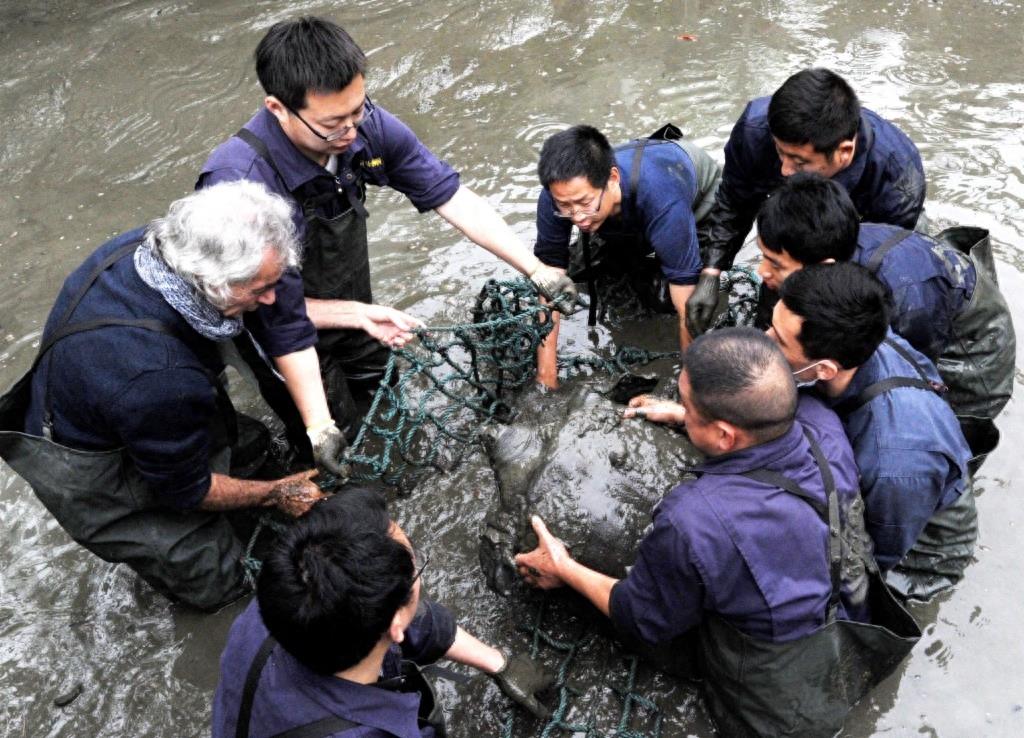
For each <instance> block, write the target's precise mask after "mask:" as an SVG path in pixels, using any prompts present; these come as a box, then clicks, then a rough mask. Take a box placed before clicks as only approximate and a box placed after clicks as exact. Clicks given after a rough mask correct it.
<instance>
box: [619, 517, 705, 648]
mask: <svg viewBox="0 0 1024 738" xmlns="http://www.w3.org/2000/svg"><path fill="white" fill-rule="evenodd" d="M703 609H704V585H703V581H702V578H701V576H700V575H699V572H698V568H697V567H696V566H695V564H694V560H693V556H692V555H691V552H690V547H689V546H688V545H687V543H686V540H685V538H684V537H683V534H682V533H681V532H680V531H678V530H677V529H676V528H675V526H674V525H673V524H672V522H671V521H670V520H668V518H667V516H662V515H659V516H658V517H657V518H656V519H655V522H654V527H653V529H652V530H651V532H650V533H649V534H648V535H647V537H646V538H644V540H643V541H642V542H641V543H640V549H639V551H638V552H637V558H636V562H635V563H634V564H633V568H632V569H630V572H629V574H628V576H626V578H625V579H622V580H620V581H619V582H618V583H617V584H616V585H615V586H614V587H613V588H612V594H611V602H610V610H611V613H610V614H611V618H612V622H613V623H614V624H615V627H616V628H618V629H619V630H620V631H621V632H622V633H624V634H625V635H626V636H627V637H629V638H634V639H640V640H642V641H644V642H646V643H649V644H652V645H653V644H658V643H665V642H667V641H670V640H672V639H673V638H675V637H677V636H680V635H682V634H683V633H685V632H686V631H688V630H690V629H691V628H692V627H694V626H695V625H697V624H698V623H700V621H701V617H702V614H703Z"/></svg>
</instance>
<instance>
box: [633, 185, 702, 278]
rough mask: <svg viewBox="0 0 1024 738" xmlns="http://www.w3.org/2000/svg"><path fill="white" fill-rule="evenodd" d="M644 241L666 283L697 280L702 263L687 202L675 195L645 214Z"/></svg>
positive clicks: (695, 230)
mask: <svg viewBox="0 0 1024 738" xmlns="http://www.w3.org/2000/svg"><path fill="white" fill-rule="evenodd" d="M646 224H647V225H646V235H647V242H648V243H650V244H651V247H652V248H653V249H654V251H655V253H657V254H658V260H659V261H660V262H661V270H662V272H663V273H664V274H665V277H666V278H667V279H668V281H669V283H670V284H680V285H690V284H697V279H698V277H700V270H701V267H702V264H701V256H700V247H699V246H698V245H697V226H696V224H695V223H694V220H693V210H692V209H691V208H690V205H689V203H688V202H684V201H683V200H680V199H679V198H675V199H674V200H673V201H672V202H671V203H669V204H668V205H667V206H665V207H664V208H662V210H661V211H660V212H658V213H657V214H655V215H654V216H653V217H648V218H646Z"/></svg>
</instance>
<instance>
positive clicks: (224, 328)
mask: <svg viewBox="0 0 1024 738" xmlns="http://www.w3.org/2000/svg"><path fill="white" fill-rule="evenodd" d="M135 271H137V272H138V273H139V276H140V277H141V278H142V281H143V282H145V283H146V284H148V285H149V286H150V287H152V288H153V289H155V290H156V291H157V292H159V293H160V294H161V295H162V296H163V298H164V299H165V300H166V301H167V303H168V304H169V305H170V306H171V307H172V308H174V309H175V310H176V311H177V312H178V313H180V314H181V317H183V318H184V319H185V321H186V322H187V323H188V324H189V325H190V326H192V327H193V328H194V329H195V330H196V332H198V333H199V335H201V336H203V337H205V338H209V339H210V340H211V341H226V340H228V339H229V338H234V337H235V336H237V335H238V334H239V333H241V332H242V319H241V318H228V317H226V316H224V315H222V314H221V312H220V311H219V310H217V308H215V307H214V306H213V305H211V304H210V302H209V301H208V300H207V299H206V298H205V297H203V296H202V295H201V294H199V292H198V291H197V290H196V288H195V287H193V286H192V285H190V284H189V283H188V282H186V281H185V280H184V279H182V278H181V277H179V276H178V275H177V274H175V273H174V272H173V271H171V268H170V267H169V266H167V262H165V261H164V260H163V259H161V258H160V256H159V255H158V254H157V253H156V252H154V251H153V245H152V244H151V243H150V242H149V241H148V240H146V241H143V243H142V244H141V245H140V246H139V248H138V249H136V250H135Z"/></svg>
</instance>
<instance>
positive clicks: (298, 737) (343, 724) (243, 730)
mask: <svg viewBox="0 0 1024 738" xmlns="http://www.w3.org/2000/svg"><path fill="white" fill-rule="evenodd" d="M276 646H277V641H276V640H275V639H274V636H272V635H268V636H267V637H266V638H264V639H263V643H262V644H260V650H259V651H257V652H256V656H255V657H254V658H253V660H252V664H250V665H249V671H248V672H247V673H246V675H245V686H244V687H242V701H241V704H239V706H238V722H236V723H235V738H249V723H250V722H251V721H252V703H253V701H254V700H255V698H256V687H258V686H259V683H260V675H262V674H263V667H264V666H266V665H267V660H268V659H269V658H270V652H271V651H273V650H274V648H275V647H276ZM358 727H359V723H355V722H352V721H351V720H349V719H348V718H343V717H337V716H335V715H332V716H330V717H325V718H321V719H320V720H316V721H314V722H312V723H306V724H305V725H300V726H298V727H295V728H290V729H289V730H286V731H284V732H283V733H277V734H275V735H274V736H273V738H326V736H329V735H332V734H334V733H337V732H339V731H342V730H348V729H349V728H358Z"/></svg>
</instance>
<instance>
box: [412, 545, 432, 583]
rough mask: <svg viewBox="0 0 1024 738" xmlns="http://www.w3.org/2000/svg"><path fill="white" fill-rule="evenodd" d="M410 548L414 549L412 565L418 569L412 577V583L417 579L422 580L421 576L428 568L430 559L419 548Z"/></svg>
mask: <svg viewBox="0 0 1024 738" xmlns="http://www.w3.org/2000/svg"><path fill="white" fill-rule="evenodd" d="M410 548H411V549H412V563H413V566H415V567H416V570H415V571H414V572H413V575H412V581H414V582H415V581H416V580H417V579H419V578H420V574H422V573H423V570H424V569H426V568H427V564H428V563H429V562H430V557H429V556H427V555H426V554H425V553H424V552H423V551H421V550H420V549H419V548H418V547H417V546H413V545H411V544H410Z"/></svg>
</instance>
